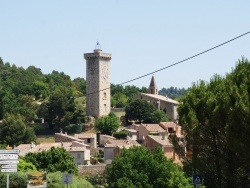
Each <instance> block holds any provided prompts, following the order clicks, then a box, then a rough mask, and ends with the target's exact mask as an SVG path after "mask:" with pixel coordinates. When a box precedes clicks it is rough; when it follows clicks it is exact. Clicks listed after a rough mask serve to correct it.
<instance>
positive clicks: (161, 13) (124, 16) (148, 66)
mask: <svg viewBox="0 0 250 188" xmlns="http://www.w3.org/2000/svg"><path fill="white" fill-rule="evenodd" d="M0 8H1V16H0V57H1V58H2V59H3V61H4V62H9V63H10V64H15V65H16V66H18V67H20V66H22V67H24V68H27V67H28V66H30V65H34V66H35V67H37V68H41V70H42V72H43V73H44V74H48V73H51V72H52V71H53V70H57V71H59V72H64V73H65V74H68V75H70V76H71V79H74V78H76V77H83V78H86V64H85V60H84V58H83V53H90V52H92V51H93V49H94V48H95V44H96V42H97V40H98V41H99V42H100V44H101V48H102V50H103V51H104V52H107V53H112V60H111V83H114V84H119V83H122V82H125V81H127V80H131V79H134V78H136V77H139V76H142V75H144V74H148V73H150V72H153V71H155V70H158V69H161V68H163V67H166V66H168V65H171V64H173V63H176V62H178V61H180V60H183V59H185V58H188V57H190V56H192V55H195V54H197V53H199V52H202V51H204V50H206V49H209V48H211V47H213V46H216V45H218V44H220V43H222V42H225V41H227V40H230V39H231V38H234V37H236V36H238V35H241V34H243V33H246V32H248V31H250V14H249V8H250V1H249V0H237V1H235V0H220V1H218V0H210V1H201V0H199V1H198V0H196V1H192V0H190V1H184V0H183V1H169V0H155V1H152V0H150V1H149V0H123V1H122V0H91V1H90V0H89V1H87V0H86V1H84V0H71V1H70V0H67V1H66V0H41V1H34V0H33V1H32V0H29V1H28V0H22V1H20V0H12V1H7V0H6V1H4V0H2V1H0ZM241 56H244V57H246V58H248V59H250V34H248V35H246V36H244V37H242V38H240V39H238V40H236V41H233V42H231V43H229V44H226V45H224V46H222V47H220V48H218V49H215V50H213V51H211V52H209V53H206V54H204V55H201V56H199V57H197V58H195V59H192V60H189V61H186V62H184V63H182V64H179V65H176V66H174V67H171V68H169V69H165V70H163V71H161V72H158V73H155V74H154V76H155V78H156V82H157V85H158V88H159V89H161V88H163V87H165V88H168V87H170V86H174V87H180V88H181V87H185V88H187V87H190V86H191V84H192V83H193V82H197V81H198V80H200V79H202V80H206V81H209V79H210V78H211V77H212V76H213V75H214V74H215V73H217V74H220V75H225V73H226V72H230V71H231V69H232V68H233V67H234V66H235V63H236V61H238V59H240V58H241ZM150 79H151V75H150V76H147V77H144V78H142V79H139V80H137V81H133V82H131V83H128V85H135V86H137V87H142V86H146V87H148V86H149V83H150Z"/></svg>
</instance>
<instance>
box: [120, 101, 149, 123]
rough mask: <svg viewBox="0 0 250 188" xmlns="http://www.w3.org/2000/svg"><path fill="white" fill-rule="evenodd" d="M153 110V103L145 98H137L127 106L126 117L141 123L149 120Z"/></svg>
mask: <svg viewBox="0 0 250 188" xmlns="http://www.w3.org/2000/svg"><path fill="white" fill-rule="evenodd" d="M153 111H154V108H153V105H152V104H150V103H148V102H147V101H146V100H143V99H136V100H134V101H132V102H131V103H129V104H128V105H127V106H126V108H125V113H126V114H125V118H126V119H127V120H129V121H139V123H141V122H143V121H145V120H147V119H148V117H149V116H150V114H151V113H152V112H153Z"/></svg>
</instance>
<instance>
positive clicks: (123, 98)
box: [111, 84, 148, 108]
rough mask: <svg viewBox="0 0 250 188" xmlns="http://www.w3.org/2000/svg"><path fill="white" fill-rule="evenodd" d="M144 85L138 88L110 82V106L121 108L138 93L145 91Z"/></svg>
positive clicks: (146, 90)
mask: <svg viewBox="0 0 250 188" xmlns="http://www.w3.org/2000/svg"><path fill="white" fill-rule="evenodd" d="M147 92H148V89H147V88H146V87H142V88H138V87H136V86H129V85H127V86H125V87H123V86H122V85H119V84H118V85H114V84H111V106H112V107H115V108H122V107H125V106H126V105H127V103H129V102H131V101H132V100H133V98H134V96H135V95H137V94H138V93H147Z"/></svg>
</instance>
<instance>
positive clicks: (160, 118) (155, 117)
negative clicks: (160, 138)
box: [146, 110, 169, 123]
mask: <svg viewBox="0 0 250 188" xmlns="http://www.w3.org/2000/svg"><path fill="white" fill-rule="evenodd" d="M146 121H147V122H148V123H160V122H166V121H169V118H168V116H167V114H166V113H165V112H163V111H162V110H154V111H153V112H152V113H151V114H150V116H149V117H148V119H147V120H146Z"/></svg>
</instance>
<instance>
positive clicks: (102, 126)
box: [95, 112, 120, 135]
mask: <svg viewBox="0 0 250 188" xmlns="http://www.w3.org/2000/svg"><path fill="white" fill-rule="evenodd" d="M119 124H120V121H119V120H118V118H117V117H116V115H115V114H114V113H112V112H110V113H109V115H108V116H103V117H100V118H98V119H97V120H96V121H95V128H96V129H97V130H99V131H100V132H101V133H102V134H108V135H112V133H113V132H115V131H117V129H118V127H119Z"/></svg>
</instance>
